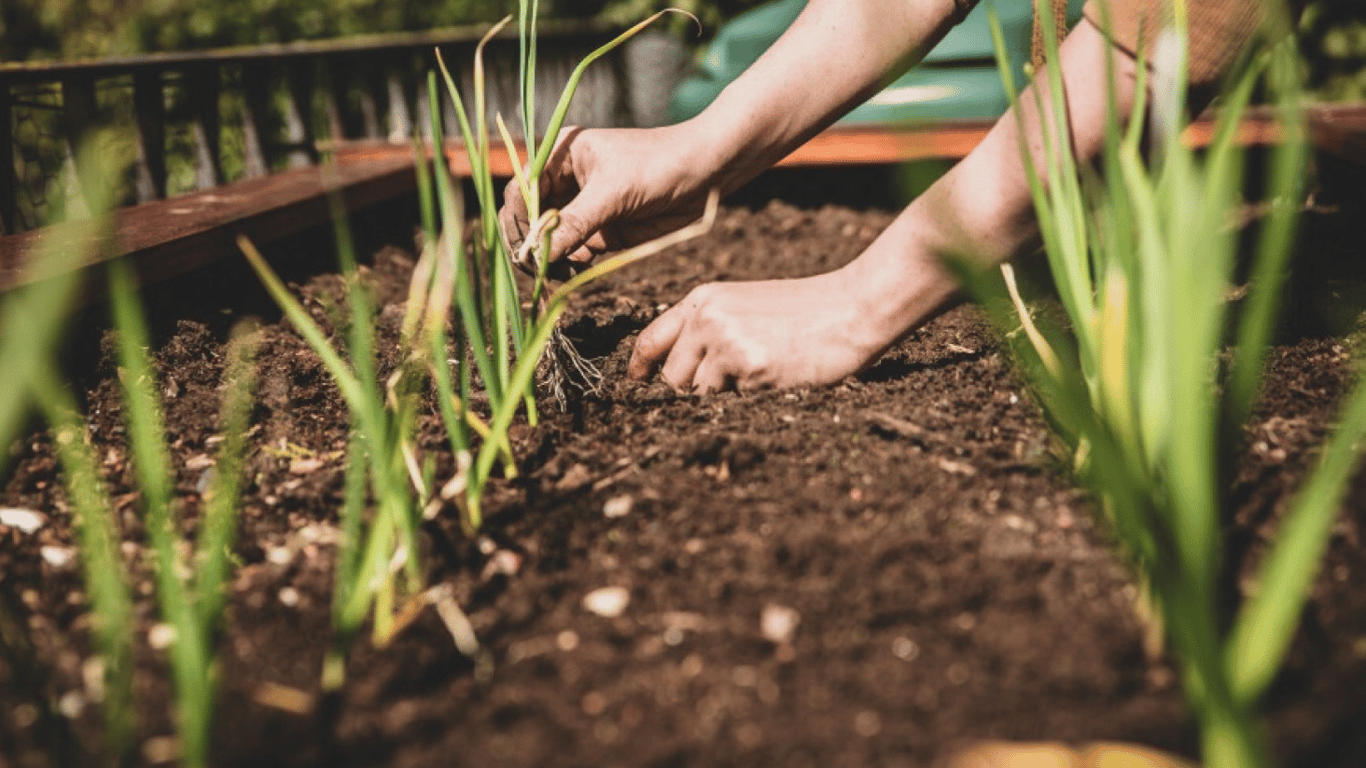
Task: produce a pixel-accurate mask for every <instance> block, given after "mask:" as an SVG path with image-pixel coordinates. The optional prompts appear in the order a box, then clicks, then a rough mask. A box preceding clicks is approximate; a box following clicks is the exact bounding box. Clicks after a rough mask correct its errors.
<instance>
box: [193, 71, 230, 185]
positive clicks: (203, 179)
mask: <svg viewBox="0 0 1366 768" xmlns="http://www.w3.org/2000/svg"><path fill="white" fill-rule="evenodd" d="M185 88H186V89H187V90H188V92H189V96H190V103H191V104H192V105H193V110H194V146H195V183H196V184H197V185H198V187H199V189H212V188H213V187H216V186H218V185H219V184H222V183H223V163H222V159H221V157H220V155H219V153H220V150H221V149H222V145H221V142H220V137H221V134H222V131H221V126H222V117H221V116H220V115H219V114H218V95H219V93H220V92H221V91H222V89H223V73H222V72H220V71H219V69H218V67H217V66H215V65H212V64H210V65H206V66H197V67H195V68H193V69H190V70H186V72H185Z"/></svg>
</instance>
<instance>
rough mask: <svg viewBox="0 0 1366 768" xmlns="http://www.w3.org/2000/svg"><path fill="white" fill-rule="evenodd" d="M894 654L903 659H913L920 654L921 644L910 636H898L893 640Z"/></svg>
mask: <svg viewBox="0 0 1366 768" xmlns="http://www.w3.org/2000/svg"><path fill="white" fill-rule="evenodd" d="M892 655H894V656H896V657H897V658H898V659H901V660H902V661H913V660H914V659H915V658H916V657H917V656H919V655H920V646H918V645H916V644H915V641H914V640H912V639H911V638H909V637H898V638H897V639H895V640H893V641H892Z"/></svg>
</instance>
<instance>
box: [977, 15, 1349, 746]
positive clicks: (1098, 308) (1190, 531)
mask: <svg viewBox="0 0 1366 768" xmlns="http://www.w3.org/2000/svg"><path fill="white" fill-rule="evenodd" d="M1177 8H1178V11H1180V9H1181V8H1182V6H1181V4H1179V3H1178V4H1177ZM1043 26H1044V30H1043V31H1044V34H1045V39H1046V43H1047V46H1048V50H1049V51H1050V52H1052V55H1050V56H1049V57H1048V58H1047V62H1048V66H1047V69H1046V71H1045V72H1044V73H1043V77H1045V78H1046V81H1047V91H1048V93H1049V100H1048V102H1046V103H1045V101H1044V100H1043V98H1042V97H1041V96H1038V94H1039V91H1038V90H1036V91H1034V93H1035V94H1036V97H1037V98H1038V100H1037V101H1036V103H1035V106H1036V107H1037V113H1038V114H1039V115H1041V118H1040V119H1041V120H1042V121H1043V123H1044V125H1045V130H1044V131H1043V134H1044V151H1043V154H1044V162H1043V168H1041V169H1040V168H1037V167H1035V165H1034V163H1033V161H1032V159H1031V155H1030V154H1029V151H1028V149H1027V147H1024V146H1023V144H1022V147H1021V151H1022V153H1023V154H1024V157H1025V160H1026V165H1027V168H1028V173H1029V181H1030V186H1031V189H1032V192H1033V198H1034V204H1035V209H1036V212H1037V214H1038V221H1039V227H1040V231H1041V234H1042V237H1043V241H1044V247H1045V251H1046V253H1047V257H1048V261H1049V265H1050V267H1051V268H1052V273H1053V276H1054V280H1055V282H1056V285H1057V291H1058V294H1059V296H1060V298H1061V301H1062V305H1063V307H1064V309H1065V310H1066V314H1067V316H1068V318H1069V320H1070V327H1071V331H1070V332H1065V331H1064V330H1063V329H1061V328H1051V327H1050V328H1040V327H1038V325H1037V324H1036V323H1035V322H1034V321H1033V320H1032V319H1031V318H1030V316H1029V314H1028V312H1027V310H1026V309H1025V307H1024V304H1023V301H1022V300H1021V299H1020V297H1019V294H1018V292H1017V291H1016V288H1015V286H1014V283H1013V276H1012V275H1011V273H1010V272H1009V270H1008V269H1007V270H1005V271H1004V274H1005V280H1004V283H1005V287H1006V288H1007V292H1008V293H1009V296H1010V299H1009V300H1007V299H1005V298H1004V297H1003V296H1002V294H1001V290H1000V289H1001V287H1002V284H1001V282H1000V281H997V282H994V283H993V282H991V281H989V280H986V279H985V278H981V277H980V276H979V277H975V278H974V277H968V281H969V283H970V284H972V285H973V286H974V287H975V288H976V289H977V290H978V292H979V294H980V295H982V296H983V297H984V299H986V301H985V302H984V303H986V304H987V305H988V307H995V308H996V318H997V322H998V323H1000V324H1002V325H1008V324H1009V323H1010V315H1009V310H1007V309H1005V307H1008V306H1010V302H1013V304H1014V306H1015V308H1016V314H1017V319H1016V320H1015V322H1016V323H1019V324H1023V326H1024V329H1025V331H1026V334H1025V335H1024V337H1023V338H1017V339H1016V341H1015V343H1014V348H1015V351H1016V353H1017V354H1018V356H1019V359H1020V361H1021V363H1022V367H1023V369H1024V373H1025V376H1026V378H1027V379H1028V381H1029V383H1030V384H1031V386H1032V387H1033V389H1034V391H1035V392H1036V394H1037V396H1038V400H1039V402H1040V404H1041V406H1042V408H1043V411H1044V414H1045V416H1046V417H1047V418H1048V419H1049V422H1050V425H1051V426H1052V427H1053V429H1054V430H1055V432H1057V433H1058V435H1059V436H1060V437H1061V439H1062V441H1063V442H1064V444H1065V445H1066V446H1068V449H1069V451H1070V456H1071V459H1072V464H1073V465H1074V467H1075V469H1076V472H1077V475H1078V477H1079V478H1080V479H1081V480H1082V482H1084V483H1085V484H1086V485H1088V486H1089V487H1090V488H1091V489H1092V490H1093V491H1094V492H1095V494H1096V496H1097V497H1098V500H1099V502H1100V508H1101V510H1102V516H1103V522H1104V523H1106V524H1107V526H1108V527H1109V528H1110V529H1111V530H1112V531H1113V532H1114V534H1115V536H1116V538H1117V539H1118V541H1119V542H1120V545H1121V549H1122V553H1123V555H1124V556H1125V557H1126V558H1127V559H1129V561H1130V562H1131V563H1132V564H1133V566H1134V568H1135V570H1136V572H1137V575H1138V577H1139V580H1140V582H1141V583H1142V584H1143V585H1144V586H1145V587H1146V589H1147V591H1148V592H1149V593H1150V594H1151V597H1152V602H1153V604H1154V607H1155V609H1156V611H1157V613H1158V614H1159V616H1160V618H1161V620H1162V626H1163V627H1164V628H1165V635H1166V638H1167V640H1168V641H1169V642H1170V643H1171V645H1172V647H1173V649H1174V650H1175V652H1176V654H1177V656H1178V657H1179V658H1180V661H1181V664H1182V679H1183V682H1184V686H1185V691H1186V695H1187V698H1188V699H1189V701H1190V702H1191V705H1192V708H1193V710H1194V712H1195V713H1196V716H1197V719H1198V721H1199V724H1200V728H1201V734H1202V751H1203V757H1204V761H1205V765H1206V766H1208V767H1209V768H1233V767H1235V766H1237V767H1238V768H1247V767H1249V766H1252V767H1255V766H1266V765H1269V764H1270V758H1269V755H1268V752H1267V749H1266V745H1265V743H1264V740H1263V737H1262V734H1261V731H1260V729H1259V728H1258V727H1257V722H1256V718H1255V716H1254V713H1255V705H1256V703H1257V700H1258V699H1259V698H1260V696H1261V695H1262V694H1263V693H1264V692H1265V690H1266V688H1267V685H1268V684H1269V682H1270V681H1271V678H1272V676H1273V675H1274V673H1275V670H1276V669H1277V668H1278V667H1279V665H1280V663H1281V660H1282V659H1283V657H1284V655H1285V652H1286V649H1287V647H1288V646H1289V643H1290V640H1291V637H1292V635H1293V633H1294V630H1295V627H1296V625H1297V622H1298V617H1299V615H1300V611H1301V610H1302V608H1303V606H1304V603H1305V600H1306V599H1307V595H1308V590H1309V586H1310V584H1311V582H1312V580H1313V576H1314V574H1315V572H1316V571H1317V569H1318V563H1319V560H1320V558H1321V556H1322V554H1323V551H1324V549H1325V547H1326V544H1327V538H1328V535H1329V531H1330V528H1331V524H1332V521H1333V519H1334V518H1335V515H1336V511H1337V508H1338V504H1339V503H1340V501H1341V499H1342V494H1343V492H1344V486H1345V483H1346V480H1347V479H1348V478H1349V476H1350V474H1351V472H1352V470H1353V468H1354V467H1355V465H1356V463H1357V461H1356V459H1357V448H1356V446H1357V445H1359V443H1360V441H1361V440H1362V438H1363V437H1366V385H1363V384H1358V385H1357V387H1356V388H1355V390H1354V391H1353V392H1352V393H1351V394H1350V395H1349V396H1348V399H1347V400H1346V402H1345V405H1344V407H1343V411H1342V415H1341V421H1340V423H1339V425H1338V427H1337V429H1336V431H1335V433H1334V434H1333V435H1332V436H1331V437H1330V438H1329V440H1328V443H1327V445H1326V446H1325V447H1324V449H1323V454H1322V456H1321V457H1320V460H1319V462H1318V466H1317V467H1316V469H1315V470H1314V471H1313V473H1312V474H1311V475H1310V477H1309V479H1308V480H1307V481H1306V483H1305V485H1304V486H1303V488H1302V489H1301V491H1300V494H1299V496H1298V497H1297V498H1296V500H1295V501H1294V502H1293V503H1292V504H1291V506H1290V509H1289V511H1288V513H1287V514H1286V516H1285V518H1284V521H1283V522H1282V524H1281V531H1280V535H1279V536H1278V538H1277V540H1276V541H1275V543H1274V544H1273V546H1272V548H1271V551H1270V552H1269V553H1268V554H1267V556H1266V557H1265V558H1264V560H1263V561H1262V563H1261V567H1260V571H1259V578H1258V584H1259V586H1258V589H1257V591H1256V593H1255V594H1253V595H1251V596H1250V597H1248V598H1247V599H1245V600H1244V601H1243V603H1242V605H1241V606H1240V607H1239V608H1238V610H1237V613H1236V615H1235V616H1234V617H1233V620H1232V622H1231V624H1230V623H1228V622H1225V621H1224V620H1223V617H1221V615H1220V603H1219V601H1218V599H1217V595H1216V592H1217V584H1216V580H1217V576H1218V574H1219V573H1220V561H1221V558H1222V551H1221V542H1220V537H1219V529H1220V524H1221V520H1224V519H1226V518H1225V516H1224V513H1225V512H1226V511H1227V494H1226V493H1224V488H1225V487H1226V485H1225V484H1226V481H1227V475H1226V472H1225V470H1226V468H1227V466H1228V464H1229V461H1230V458H1231V457H1232V456H1233V455H1234V451H1235V449H1236V447H1237V442H1238V440H1239V439H1240V438H1241V436H1242V434H1243V425H1244V423H1245V421H1246V419H1247V417H1248V414H1249V411H1250V408H1251V405H1252V403H1253V401H1254V399H1255V396H1256V393H1257V389H1258V386H1259V382H1260V378H1261V375H1262V370H1263V368H1264V364H1265V360H1266V354H1267V349H1268V343H1269V339H1270V334H1271V329H1272V327H1273V325H1274V317H1275V313H1276V310H1277V298H1278V296H1279V292H1280V287H1281V282H1282V277H1283V269H1284V265H1285V263H1286V260H1287V258H1288V254H1289V250H1290V245H1291V241H1292V239H1293V232H1294V228H1295V222H1296V214H1297V210H1298V208H1297V203H1298V201H1299V200H1300V199H1301V198H1300V194H1301V192H1302V184H1303V178H1304V174H1303V167H1304V163H1303V161H1304V155H1305V143H1304V125H1303V115H1302V112H1301V107H1300V102H1299V97H1298V94H1297V91H1296V85H1295V74H1294V71H1295V58H1294V55H1293V50H1292V49H1291V47H1290V46H1289V44H1288V43H1281V44H1280V45H1277V46H1275V47H1274V48H1272V49H1271V50H1270V51H1269V52H1267V53H1265V54H1263V56H1262V57H1261V58H1260V60H1259V66H1258V68H1257V69H1256V70H1254V71H1252V72H1249V73H1248V74H1247V75H1246V76H1244V77H1243V78H1242V79H1240V80H1239V81H1238V82H1237V83H1236V85H1235V86H1234V87H1233V88H1232V89H1231V90H1230V91H1229V92H1228V93H1227V94H1226V95H1225V97H1224V100H1223V103H1222V107H1221V114H1220V118H1219V123H1218V127H1217V130H1216V135H1215V139H1214V142H1213V143H1212V145H1211V146H1210V147H1209V149H1208V152H1207V154H1206V155H1205V157H1204V158H1203V159H1201V158H1199V157H1197V156H1196V154H1195V153H1194V152H1193V151H1192V150H1190V149H1188V148H1187V147H1185V146H1184V145H1183V144H1182V143H1181V141H1180V136H1181V129H1182V128H1183V127H1184V126H1183V119H1182V116H1183V113H1184V110H1185V103H1184V92H1185V82H1186V57H1185V46H1186V37H1185V35H1184V32H1183V30H1184V18H1178V24H1177V28H1176V30H1174V31H1173V30H1168V31H1166V32H1164V33H1163V36H1162V37H1161V38H1160V39H1159V43H1158V46H1157V55H1156V57H1155V61H1154V64H1155V67H1154V72H1155V75H1154V77H1155V82H1154V86H1155V87H1154V93H1155V95H1154V103H1153V105H1152V107H1153V114H1154V115H1155V117H1156V119H1155V122H1154V124H1153V126H1152V136H1151V138H1152V140H1153V142H1154V146H1155V154H1154V157H1153V159H1152V162H1151V166H1152V167H1153V168H1154V169H1155V170H1154V171H1153V172H1151V173H1150V172H1149V171H1147V170H1146V169H1145V165H1144V162H1143V157H1142V154H1141V146H1140V141H1139V139H1140V132H1141V128H1142V119H1143V115H1145V114H1146V112H1147V109H1146V106H1147V105H1146V104H1145V102H1144V98H1145V96H1144V95H1145V94H1146V93H1147V76H1148V67H1147V66H1145V64H1144V63H1143V62H1140V63H1139V66H1138V67H1137V72H1138V82H1137V84H1136V92H1137V93H1138V94H1139V97H1138V104H1137V105H1136V107H1135V110H1134V115H1135V117H1134V118H1133V120H1132V122H1131V123H1130V124H1129V125H1128V126H1127V129H1121V127H1120V126H1119V124H1118V120H1117V119H1115V117H1114V115H1115V106H1114V105H1115V96H1114V93H1113V86H1112V90H1111V93H1110V95H1109V99H1110V115H1111V117H1110V121H1109V124H1108V130H1107V135H1106V146H1105V152H1104V167H1105V169H1106V176H1105V179H1104V180H1103V181H1100V180H1094V179H1083V178H1081V177H1080V176H1079V172H1080V171H1079V169H1078V168H1077V166H1076V163H1075V161H1074V160H1073V157H1072V152H1071V150H1070V147H1071V146H1072V145H1071V141H1070V138H1069V135H1068V125H1067V120H1066V117H1065V115H1066V111H1065V108H1064V104H1063V96H1062V79H1061V73H1060V70H1059V67H1058V56H1057V40H1056V35H1055V33H1054V32H1053V30H1052V29H1051V27H1050V25H1046V24H1045V25H1043ZM996 41H997V50H998V57H999V60H1000V61H1001V62H1005V61H1006V59H1005V58H1004V46H1003V43H1002V41H1001V39H1000V35H999V31H997V32H996ZM1111 64H1113V62H1111ZM1262 69H1265V70H1266V71H1268V72H1269V74H1270V82H1271V84H1272V85H1273V86H1274V88H1275V91H1276V92H1277V93H1278V94H1279V99H1280V100H1279V103H1278V105H1277V113H1278V115H1279V117H1280V120H1281V123H1280V124H1281V130H1282V132H1283V134H1284V139H1283V141H1282V142H1281V143H1280V144H1279V145H1278V146H1277V147H1276V148H1275V149H1274V150H1273V151H1272V160H1271V178H1270V184H1269V190H1270V191H1269V195H1270V199H1271V200H1272V201H1273V203H1274V205H1273V210H1272V213H1271V215H1270V216H1269V217H1268V218H1267V220H1266V221H1264V222H1263V224H1262V229H1261V236H1260V238H1261V239H1260V243H1259V245H1258V248H1257V253H1256V254H1255V261H1254V264H1253V270H1252V281H1251V283H1250V285H1249V287H1248V294H1247V299H1246V301H1245V304H1244V307H1243V311H1242V313H1241V316H1240V318H1239V319H1238V322H1237V323H1236V327H1234V328H1233V340H1234V341H1233V344H1234V349H1233V355H1232V362H1231V363H1230V364H1229V366H1228V370H1227V372H1226V373H1225V374H1224V375H1222V376H1221V375H1220V365H1221V362H1220V361H1221V355H1222V354H1223V351H1224V349H1223V345H1224V339H1225V333H1226V329H1227V328H1228V326H1229V322H1228V319H1229V316H1228V310H1227V302H1226V296H1227V294H1228V286H1229V282H1230V280H1231V276H1232V273H1233V263H1234V257H1235V254H1236V248H1237V242H1236V240H1237V238H1236V232H1234V231H1233V230H1232V228H1231V226H1230V222H1231V220H1232V218H1231V214H1232V212H1233V211H1234V210H1235V205H1236V203H1237V194H1238V191H1239V189H1240V181H1241V177H1242V172H1241V167H1242V163H1241V157H1240V150H1239V149H1238V148H1237V147H1236V146H1235V144H1234V141H1233V137H1234V129H1235V128H1236V127H1237V125H1238V121H1239V119H1240V117H1241V115H1242V112H1243V110H1244V108H1245V106H1246V104H1247V102H1248V100H1249V96H1250V94H1251V92H1252V90H1253V87H1254V84H1255V82H1256V77H1257V75H1258V73H1259V71H1260V70H1262ZM1112 70H1113V67H1112ZM1001 76H1002V78H1003V80H1004V81H1005V83H1006V88H1007V91H1008V92H1010V93H1015V92H1016V91H1015V87H1014V82H1013V77H1012V75H1011V72H1010V71H1009V69H1008V67H1006V66H1005V65H1004V64H1002V66H1001ZM1018 106H1019V105H1018V104H1017V105H1016V110H1015V112H1016V115H1017V118H1019V119H1020V120H1021V121H1023V118H1022V117H1021V116H1020V114H1021V113H1020V110H1019V109H1018ZM1024 128H1025V126H1024V125H1023V122H1021V124H1020V129H1021V130H1020V133H1021V135H1024V133H1025V131H1024ZM1084 181H1094V183H1090V184H1086V183H1084ZM959 266H960V267H961V265H959ZM1226 627H1230V628H1228V629H1226Z"/></svg>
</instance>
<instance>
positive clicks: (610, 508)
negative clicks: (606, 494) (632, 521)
mask: <svg viewBox="0 0 1366 768" xmlns="http://www.w3.org/2000/svg"><path fill="white" fill-rule="evenodd" d="M634 505H635V499H633V498H631V497H630V496H629V495H625V494H623V495H621V496H613V497H612V498H610V499H608V500H607V503H606V504H603V505H602V514H603V517H606V518H609V519H615V518H618V517H626V516H627V515H629V514H631V507H632V506H634Z"/></svg>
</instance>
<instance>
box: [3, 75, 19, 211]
mask: <svg viewBox="0 0 1366 768" xmlns="http://www.w3.org/2000/svg"><path fill="white" fill-rule="evenodd" d="M14 149H15V147H14V101H13V99H12V98H11V96H10V89H9V86H8V85H0V235H8V234H13V233H14V231H15V229H14V227H15V224H16V223H17V221H18V218H19V217H18V212H19V197H18V189H19V188H18V186H17V183H16V179H15V173H14Z"/></svg>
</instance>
